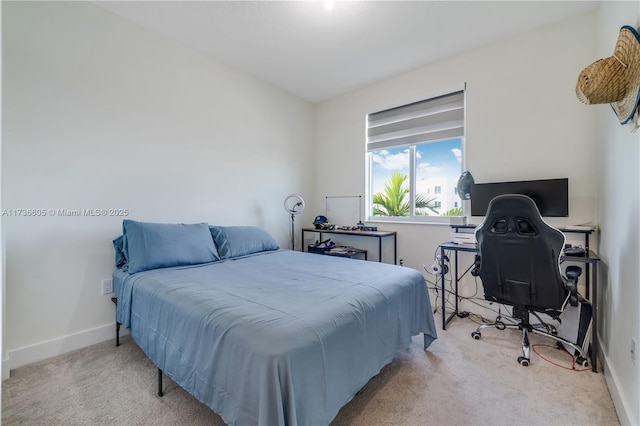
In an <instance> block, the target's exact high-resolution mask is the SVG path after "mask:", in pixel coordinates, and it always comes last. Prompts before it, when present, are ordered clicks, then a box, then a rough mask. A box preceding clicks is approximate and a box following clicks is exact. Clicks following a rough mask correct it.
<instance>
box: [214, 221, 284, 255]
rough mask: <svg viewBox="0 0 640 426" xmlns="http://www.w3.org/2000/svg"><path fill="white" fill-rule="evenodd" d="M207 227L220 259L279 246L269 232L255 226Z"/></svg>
mask: <svg viewBox="0 0 640 426" xmlns="http://www.w3.org/2000/svg"><path fill="white" fill-rule="evenodd" d="M209 228H210V229H211V235H212V236H213V240H214V241H215V243H216V247H217V248H218V253H219V254H220V258H221V259H229V258H232V257H238V256H246V255H248V254H253V253H259V252H261V251H268V250H278V249H279V248H280V247H279V246H278V243H276V241H275V240H274V239H273V237H272V236H271V235H269V233H267V232H266V231H265V230H263V229H261V228H258V227H256V226H210V227H209Z"/></svg>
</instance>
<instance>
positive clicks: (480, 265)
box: [471, 194, 587, 366]
mask: <svg viewBox="0 0 640 426" xmlns="http://www.w3.org/2000/svg"><path fill="white" fill-rule="evenodd" d="M475 234H476V239H477V240H478V252H479V255H478V257H477V259H476V269H475V271H474V275H477V276H479V277H480V279H481V280H482V285H483V287H484V296H485V299H486V300H489V301H492V302H496V303H500V304H504V305H509V306H512V307H513V315H512V321H511V320H509V319H508V320H506V321H507V322H506V323H505V322H504V321H503V318H502V317H501V316H498V318H496V322H495V323H492V324H483V325H481V326H480V327H478V328H477V329H476V331H474V332H473V333H471V336H473V338H475V339H480V337H481V333H480V331H481V330H482V329H483V328H486V327H492V326H494V327H496V328H498V329H500V330H504V329H505V328H517V329H520V330H522V356H520V357H518V362H519V363H520V364H521V365H523V366H527V365H529V363H530V358H529V353H530V352H529V351H530V347H529V336H528V333H535V334H540V335H543V336H547V337H550V338H552V339H554V340H556V341H557V342H558V346H559V347H560V344H563V346H564V347H565V348H567V347H571V348H573V349H575V350H576V352H575V354H577V355H578V358H577V362H578V364H581V365H583V366H586V364H587V355H586V353H585V350H584V349H583V348H582V347H579V346H578V345H576V344H574V343H573V342H570V341H568V340H566V339H564V338H562V337H559V336H558V333H557V330H556V328H555V327H554V326H553V325H551V324H546V323H544V321H543V320H542V319H541V317H540V316H539V315H538V313H543V314H546V315H549V316H550V317H551V318H552V319H554V320H556V321H561V313H562V311H563V310H564V309H565V306H567V303H569V304H570V305H573V306H577V305H578V299H579V295H578V292H577V281H578V277H579V276H580V274H581V273H582V269H581V268H580V267H578V266H568V267H567V269H566V278H565V277H563V276H562V274H561V271H560V255H561V254H562V249H563V248H564V244H565V237H564V234H563V233H562V232H560V231H559V230H557V229H555V228H553V227H551V226H549V225H548V224H547V223H545V222H544V220H543V219H542V217H541V216H540V212H539V211H538V208H537V206H536V204H535V203H534V202H533V200H532V199H531V198H529V197H527V196H526V195H520V194H509V195H500V196H498V197H495V198H494V199H493V200H491V202H490V203H489V208H488V210H487V215H486V217H485V219H484V221H483V222H482V224H481V225H479V226H478V227H477V228H476V231H475ZM580 299H581V298H580ZM530 314H533V315H534V316H536V318H537V319H538V320H539V321H540V324H531V323H530V322H529V315H530Z"/></svg>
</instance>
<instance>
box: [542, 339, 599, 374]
mask: <svg viewBox="0 0 640 426" xmlns="http://www.w3.org/2000/svg"><path fill="white" fill-rule="evenodd" d="M536 346H542V347H547V348H554V349H557V350H562V352H564V353H565V354H567V355H569V356H570V357H571V368H569V367H565V366H564V365H560V364H558V363H556V362H554V361H551V360H550V359H548V358H545V357H544V356H542V355H540V353H539V352H538V351H536ZM531 349H533V352H535V354H536V355H538V356H539V357H540V358H542V359H543V360H545V361H547V362H548V363H549V364H552V365H555V366H556V367H560V368H564V369H565V370H571V371H575V372H576V373H580V372H582V371H589V370H591V368H589V367H587V368H576V357H575V355H572V354H571V353H570V352H569V351H567V350H566V349H564V348H563V349H559V348H558V347H557V346H552V345H547V344H544V343H536V344H535V345H531Z"/></svg>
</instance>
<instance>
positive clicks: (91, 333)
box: [2, 323, 128, 380]
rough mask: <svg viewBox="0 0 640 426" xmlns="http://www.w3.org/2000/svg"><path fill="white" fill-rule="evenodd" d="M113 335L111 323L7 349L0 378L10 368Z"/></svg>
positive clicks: (106, 338)
mask: <svg viewBox="0 0 640 426" xmlns="http://www.w3.org/2000/svg"><path fill="white" fill-rule="evenodd" d="M126 334H128V333H127V330H126V329H125V328H124V327H121V328H120V336H124V335H126ZM115 337H116V324H115V323H111V324H107V325H103V326H100V327H96V328H92V329H89V330H85V331H81V332H78V333H74V334H69V335H67V336H63V337H60V338H57V339H52V340H47V341H45V342H42V343H36V344H34V345H30V346H25V347H23V348H19V349H15V350H13V351H9V353H8V357H7V359H3V360H2V380H5V379H8V378H9V377H10V374H11V370H13V369H15V368H18V367H22V366H24V365H27V364H31V363H34V362H38V361H42V360H45V359H48V358H53V357H55V356H58V355H62V354H65V353H67V352H71V351H75V350H77V349H82V348H86V347H87V346H91V345H95V344H96V343H101V342H104V341H106V340H111V339H114V338H115Z"/></svg>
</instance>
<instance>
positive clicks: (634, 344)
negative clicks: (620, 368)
mask: <svg viewBox="0 0 640 426" xmlns="http://www.w3.org/2000/svg"><path fill="white" fill-rule="evenodd" d="M637 348H638V344H637V342H636V339H635V337H632V338H631V363H632V364H635V363H636V354H637Z"/></svg>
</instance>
